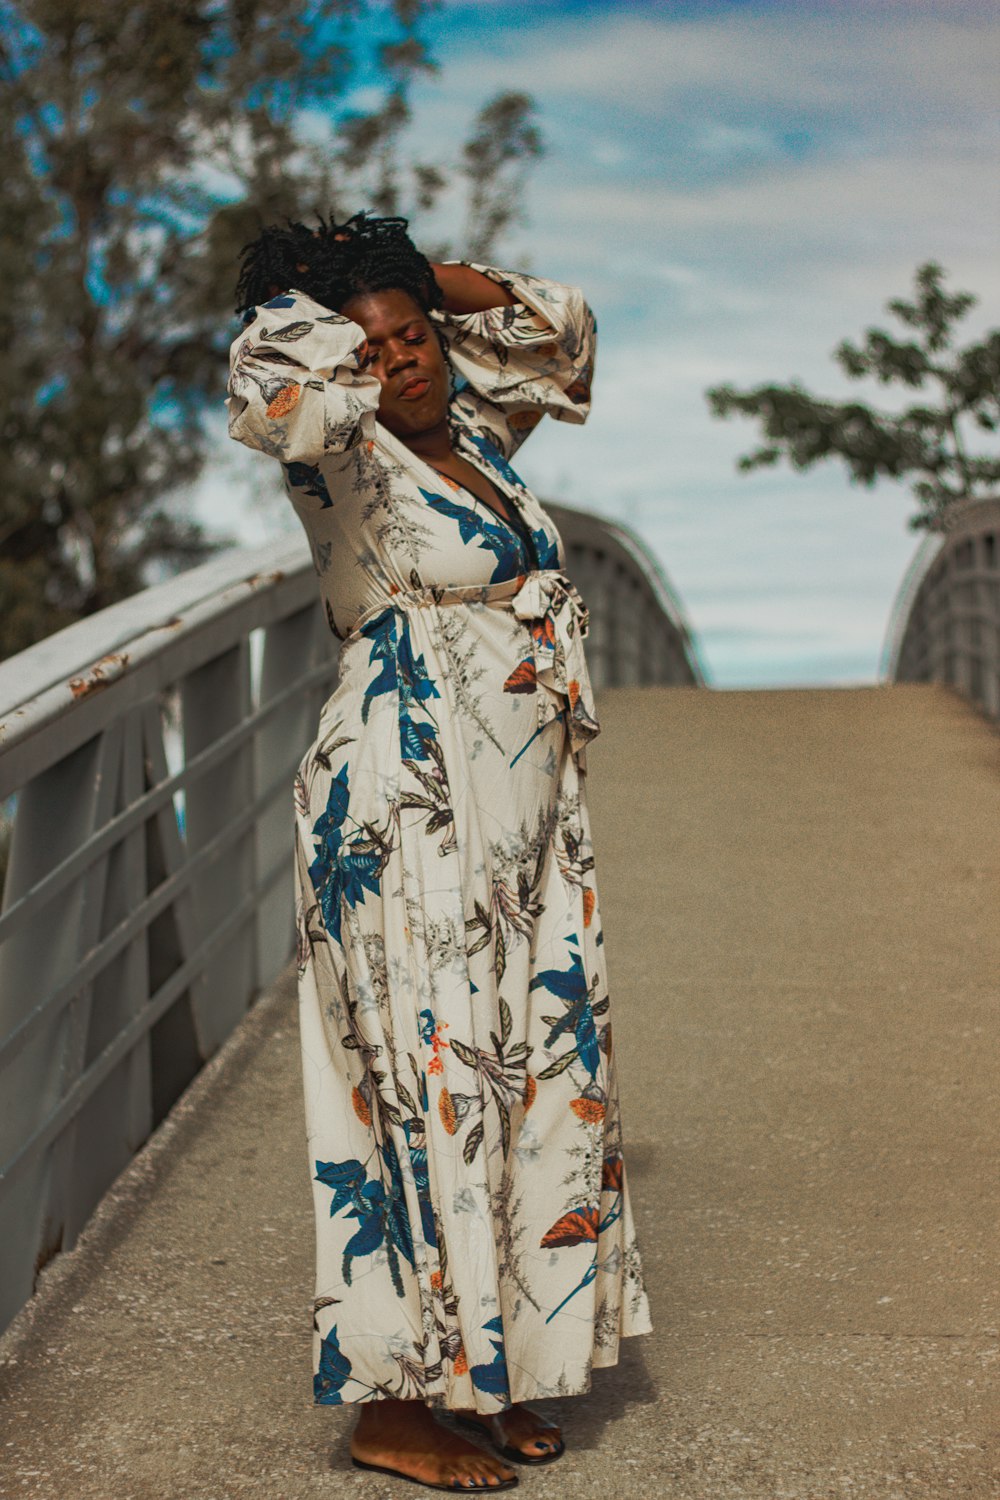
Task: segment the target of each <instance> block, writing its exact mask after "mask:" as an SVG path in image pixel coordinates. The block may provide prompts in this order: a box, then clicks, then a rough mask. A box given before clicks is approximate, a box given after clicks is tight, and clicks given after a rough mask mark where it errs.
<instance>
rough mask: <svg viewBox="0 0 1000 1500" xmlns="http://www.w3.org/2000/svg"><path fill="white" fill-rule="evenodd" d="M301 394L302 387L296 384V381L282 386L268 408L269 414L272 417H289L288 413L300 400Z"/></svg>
mask: <svg viewBox="0 0 1000 1500" xmlns="http://www.w3.org/2000/svg"><path fill="white" fill-rule="evenodd" d="M301 394H302V387H301V386H299V385H296V384H295V382H294V381H293V382H292V383H291V385H286V386H282V388H281V390H280V391H279V392H278V394H277V395H276V396H275V398H274V400H273V401H272V402H271V404H270V406H269V407H268V408H267V414H268V416H269V417H271V418H272V419H274V418H277V417H287V415H288V413H289V412H290V411H291V409H292V407H293V406H294V405H295V403H296V402H297V401H298V399H299V397H300V396H301Z"/></svg>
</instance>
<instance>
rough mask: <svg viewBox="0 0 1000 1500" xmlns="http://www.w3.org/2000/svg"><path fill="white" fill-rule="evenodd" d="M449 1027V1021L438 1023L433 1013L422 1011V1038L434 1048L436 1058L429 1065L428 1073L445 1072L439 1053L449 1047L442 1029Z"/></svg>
mask: <svg viewBox="0 0 1000 1500" xmlns="http://www.w3.org/2000/svg"><path fill="white" fill-rule="evenodd" d="M447 1026H448V1022H447V1021H436V1020H435V1019H434V1012H433V1011H431V1010H422V1011H421V1012H420V1036H421V1038H422V1040H423V1041H425V1042H426V1043H427V1045H428V1046H429V1047H431V1048H433V1051H434V1056H433V1057H432V1058H431V1060H430V1062H429V1063H428V1064H427V1071H428V1073H443V1072H444V1063H443V1062H442V1061H441V1059H440V1057H439V1056H438V1053H439V1052H440V1051H441V1048H442V1047H447V1045H448V1043H447V1042H446V1041H445V1040H444V1038H443V1037H442V1036H441V1031H442V1028H445V1029H446V1028H447Z"/></svg>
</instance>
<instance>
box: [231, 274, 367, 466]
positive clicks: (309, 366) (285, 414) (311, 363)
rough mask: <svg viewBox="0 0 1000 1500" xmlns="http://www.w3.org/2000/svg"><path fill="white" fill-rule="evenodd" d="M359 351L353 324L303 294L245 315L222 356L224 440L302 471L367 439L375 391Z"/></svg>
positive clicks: (358, 331)
mask: <svg viewBox="0 0 1000 1500" xmlns="http://www.w3.org/2000/svg"><path fill="white" fill-rule="evenodd" d="M366 352H367V351H366V346H365V334H364V330H363V329H362V328H360V327H359V326H358V324H357V323H352V322H351V320H350V318H345V317H344V316H343V315H342V314H340V313H333V312H331V311H330V309H329V308H327V307H323V306H322V304H321V303H319V302H316V301H314V300H313V298H312V297H309V296H307V295H306V294H305V292H298V291H294V290H292V291H289V292H285V293H283V294H282V295H281V296H280V297H272V298H271V300H270V301H269V302H264V303H262V304H261V305H260V306H259V307H255V308H251V309H250V310H249V312H248V313H247V314H246V315H245V326H244V328H243V331H242V332H241V333H240V334H239V336H238V337H237V338H236V339H234V340H233V343H232V347H231V349H230V351H229V370H230V374H229V385H228V392H229V394H228V396H227V398H226V409H227V411H228V414H229V418H228V420H229V436H230V437H232V438H235V439H236V441H237V442H239V443H245V444H246V445H247V447H248V448H258V449H259V450H260V451H261V452H262V453H269V454H270V455H271V456H272V457H273V458H278V459H281V460H282V461H283V462H285V463H288V462H296V463H306V464H316V463H318V462H319V460H320V459H321V458H325V457H327V456H328V455H334V454H338V453H345V452H346V451H347V450H348V449H351V448H354V447H356V446H357V444H358V443H362V442H366V441H369V440H370V439H372V438H374V436H375V414H376V411H377V410H378V402H379V393H380V389H381V388H380V386H379V382H378V380H377V379H376V377H375V376H374V375H369V374H366V373H365V371H364V369H363V365H364V360H365V355H366Z"/></svg>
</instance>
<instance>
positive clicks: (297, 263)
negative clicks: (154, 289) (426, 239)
mask: <svg viewBox="0 0 1000 1500" xmlns="http://www.w3.org/2000/svg"><path fill="white" fill-rule="evenodd" d="M316 217H317V219H318V220H319V224H318V226H317V227H316V228H310V227H309V226H308V225H306V224H300V223H298V222H297V221H293V220H292V219H289V218H286V219H285V221H284V224H269V225H267V226H266V227H265V228H264V229H262V230H261V232H260V234H259V235H258V236H257V238H256V239H255V240H251V241H250V242H249V244H246V245H244V246H243V249H242V250H241V251H240V256H241V268H240V275H239V280H238V282H237V285H236V313H237V316H239V315H241V314H244V313H246V312H247V311H248V310H249V309H250V308H252V307H256V306H258V305H259V304H260V303H262V302H267V301H269V300H270V299H271V298H272V297H274V296H276V295H277V294H278V293H280V292H285V291H288V290H289V288H291V287H295V288H297V289H298V290H299V291H302V292H305V293H306V294H307V295H308V296H310V297H314V298H315V300H316V301H317V302H321V303H322V304H323V305H324V306H325V307H328V308H329V309H330V311H331V312H340V310H341V308H342V306H343V304H344V303H345V302H349V301H350V299H351V298H352V297H354V296H357V295H358V293H360V292H385V291H390V290H399V291H404V292H408V293H409V294H410V296H411V297H412V298H413V300H414V302H416V303H417V305H418V306H419V307H420V308H422V309H423V311H424V312H429V311H430V310H431V308H435V307H440V306H441V303H442V301H443V300H444V299H443V296H442V292H441V288H440V287H439V286H438V284H437V281H436V280H435V278H434V272H433V271H432V270H431V266H430V262H429V261H428V260H427V258H426V256H423V255H421V253H420V251H419V250H418V249H417V247H416V245H414V243H413V241H412V240H411V239H410V237H409V235H408V234H407V232H406V231H407V227H408V220H406V219H401V218H377V217H376V216H375V215H373V214H368V213H359V214H354V215H353V217H351V218H350V219H347V220H346V221H345V222H344V223H343V224H337V223H336V222H335V221H334V220H333V218H332V217H331V218H330V220H329V222H327V221H325V220H324V219H323V218H322V216H321V215H319V214H317V216H316Z"/></svg>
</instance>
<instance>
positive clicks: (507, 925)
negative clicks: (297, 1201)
mask: <svg viewBox="0 0 1000 1500" xmlns="http://www.w3.org/2000/svg"><path fill="white" fill-rule="evenodd" d="M476 269H477V270H479V271H481V272H483V274H485V275H486V276H488V277H490V278H492V279H493V280H494V281H497V282H498V283H500V284H501V285H503V286H506V287H508V288H509V289H510V290H511V292H512V293H513V294H514V296H515V297H516V299H517V301H516V302H515V303H514V305H512V306H511V305H504V306H502V307H497V308H491V309H489V310H487V311H485V312H479V313H472V314H467V315H462V316H458V315H453V314H446V313H442V312H435V313H432V314H431V318H432V320H433V321H434V323H435V324H436V326H437V327H438V329H439V330H440V331H441V333H442V335H443V338H444V340H445V343H446V349H447V356H448V359H449V362H450V363H451V365H452V368H453V370H454V372H455V374H456V375H457V377H458V380H457V382H456V387H457V388H456V390H455V393H454V394H453V396H452V400H451V407H450V420H451V426H452V432H453V441H454V443H455V446H456V449H457V451H458V452H460V453H461V454H462V456H463V457H464V458H466V459H467V460H468V461H469V462H470V463H471V464H473V465H474V466H476V467H477V468H478V469H479V470H481V471H482V472H483V473H484V474H486V475H487V476H488V477H489V478H490V479H491V480H492V482H493V484H494V485H495V486H497V488H498V489H499V490H500V492H501V493H502V494H503V495H505V496H506V497H507V499H508V505H509V508H510V509H511V511H512V513H515V514H516V515H517V517H518V518H519V520H520V524H519V525H517V526H511V525H507V524H505V523H504V522H503V521H501V519H500V518H499V516H498V514H497V512H496V511H494V510H493V509H492V508H491V507H488V506H486V505H484V504H483V503H482V502H481V501H480V500H478V499H477V498H476V497H475V496H474V495H473V494H472V493H471V492H469V491H467V490H464V489H462V488H461V487H459V486H453V485H452V484H451V482H450V481H448V480H444V479H443V478H442V477H441V476H440V475H439V474H438V473H437V472H436V471H435V470H434V469H432V468H430V467H429V466H428V465H427V464H425V463H424V462H423V461H422V460H421V459H419V458H418V457H417V456H416V455H415V454H413V453H412V452H411V451H410V450H409V449H408V448H407V447H406V446H405V445H404V444H402V443H401V442H400V441H398V440H397V439H396V438H394V437H393V435H392V434H391V433H389V432H388V431H387V430H386V429H385V428H383V427H382V426H381V425H380V424H379V423H378V422H377V421H376V412H377V408H378V400H379V384H378V381H377V379H376V378H375V377H374V376H373V375H371V374H368V373H366V372H365V370H364V369H363V367H362V360H363V355H362V354H361V352H360V351H361V350H362V346H363V344H364V333H363V330H362V329H361V328H360V327H359V326H358V325H357V324H356V323H353V322H351V321H350V320H349V319H347V318H345V317H344V316H342V315H340V314H336V313H332V312H330V311H329V309H327V308H325V307H323V306H321V305H320V304H319V303H318V302H316V301H315V300H313V299H312V298H310V297H309V296H307V295H305V294H304V293H302V292H299V291H296V290H292V291H290V292H288V293H286V294H283V295H281V296H278V297H275V298H273V299H272V300H271V301H269V302H267V303H265V304H263V305H262V306H260V307H257V308H254V309H251V310H250V311H249V312H248V313H247V315H246V318H245V321H244V328H243V331H242V332H241V333H240V335H239V336H238V337H237V339H236V340H235V341H234V343H233V346H232V352H231V378H230V383H229V398H228V400H227V403H226V405H227V408H228V412H229V432H230V435H231V436H232V437H233V438H235V439H237V440H238V441H240V442H242V443H246V444H248V445H249V446H250V447H251V448H256V449H260V450H262V451H263V452H265V453H268V454H271V455H272V456H273V457H275V458H276V459H278V460H279V461H280V463H281V466H282V469H283V474H284V482H285V488H286V490H287V494H288V496H289V498H290V500H291V502H292V504H293V506H294V507H295V510H296V512H297V513H298V515H299V517H300V519H301V521H302V524H303V526H304V528H305V530H306V533H307V535H308V538H309V543H310V547H311V550H312V555H313V560H314V563H315V567H316V571H317V573H318V575H319V582H320V589H321V592H322V597H323V602H324V607H325V611H326V616H327V620H328V622H329V625H330V628H331V630H332V631H333V633H334V635H335V636H337V637H338V638H339V639H340V641H341V643H342V644H341V646H340V657H339V676H338V682H337V686H336V688H335V690H334V692H333V694H332V696H331V697H330V698H329V699H328V700H327V702H326V703H325V705H324V707H323V709H322V712H321V715H320V720H319V726H318V732H317V735H316V738H315V740H314V741H313V743H312V744H311V745H310V746H309V748H308V750H307V751H306V752H305V755H304V756H303V758H302V761H301V764H300V766H299V770H298V773H297V775H296V777H295V786H294V804H295V826H296V852H295V859H296V864H295V880H296V884H295V889H296V925H297V930H298V988H299V1002H300V1007H299V1008H300V1026H301V1049H302V1067H303V1079H304V1087H305V1110H306V1127H307V1136H308V1149H309V1164H310V1172H311V1174H312V1191H313V1202H314V1208H315V1214H316V1301H315V1314H314V1325H313V1327H314V1332H313V1351H314V1365H313V1368H314V1383H313V1395H314V1400H315V1401H316V1402H317V1403H320V1404H329V1405H340V1404H343V1403H351V1402H355V1401H366V1400H373V1399H380V1398H386V1397H400V1398H404V1399H412V1398H415V1397H416V1398H423V1399H424V1400H425V1401H426V1402H427V1403H428V1404H430V1405H433V1406H447V1407H450V1408H455V1407H472V1408H475V1409H476V1410H478V1411H481V1412H493V1411H499V1410H501V1409H502V1408H503V1407H505V1406H506V1405H508V1404H509V1403H510V1402H520V1401H527V1400H530V1399H532V1398H535V1399H537V1398H545V1397H551V1396H560V1395H572V1394H575V1393H578V1392H582V1391H586V1390H588V1389H589V1388H590V1372H591V1369H592V1368H593V1367H595V1366H601V1365H612V1364H615V1363H616V1362H617V1359H618V1343H619V1339H620V1338H622V1337H625V1336H628V1335H631V1334H639V1333H644V1332H647V1331H649V1329H650V1321H649V1312H648V1306H647V1299H646V1294H645V1290H644V1287H643V1280H642V1270H641V1265H640V1259H639V1252H638V1248H637V1245H636V1238H635V1231H634V1228H633V1222H632V1213H631V1207H630V1203H629V1194H628V1187H627V1183H626V1178H625V1166H624V1162H623V1158H622V1139H621V1127H620V1115H619V1106H618V1089H617V1081H616V1075H615V1061H614V1057H615V1054H614V1051H613V1048H612V1039H611V1033H612V1028H611V1017H610V1001H609V996H608V990H607V978H606V968H605V958H604V949H603V946H602V938H603V934H602V930H601V918H600V907H599V903H598V895H597V885H596V882H595V875H594V868H593V855H592V844H591V836H590V824H589V818H588V812H587V804H586V799H585V775H586V744H587V741H588V740H589V739H590V738H591V737H592V736H593V735H595V734H596V733H597V732H598V730H599V724H598V722H597V719H596V716H595V713H594V707H593V702H592V694H591V687H590V682H589V678H588V675H587V667H586V661H585V659H584V653H583V644H582V640H583V637H584V635H585V634H586V630H587V623H588V616H587V609H586V606H585V604H584V602H583V600H582V599H581V598H580V596H579V594H578V593H577V591H576V589H575V588H574V586H573V585H572V583H571V581H570V580H569V578H568V577H567V575H566V573H565V571H564V569H565V563H566V554H565V548H564V545H563V543H562V540H561V538H560V537H559V535H558V533H557V531H556V528H555V526H554V524H553V522H552V519H551V517H550V516H549V515H548V514H547V513H546V511H545V510H544V509H543V507H542V506H541V505H540V504H539V503H538V501H537V500H536V499H535V498H534V496H533V495H532V494H531V493H530V491H529V490H528V489H527V488H526V487H525V486H524V485H523V484H522V483H521V481H520V480H519V479H518V477H517V475H516V474H515V473H514V471H513V469H512V468H511V467H510V463H509V460H510V458H511V456H512V455H513V453H514V451H515V450H516V449H517V447H518V446H519V445H520V443H521V442H522V441H523V439H524V438H525V437H526V436H527V434H528V433H529V432H530V431H531V429H532V427H534V426H535V425H536V423H537V422H538V421H539V420H540V418H541V416H542V415H543V413H545V412H548V413H549V414H550V415H551V416H553V417H555V418H557V419H559V420H562V421H570V422H582V421H583V420H584V418H585V416H586V414H587V411H588V406H589V397H590V380H591V373H592V367H593V357H594V347H595V337H596V335H595V326H594V320H593V316H592V314H591V312H590V309H589V308H588V307H587V304H586V303H585V302H584V300H583V298H582V296H581V295H580V293H579V292H578V291H576V290H575V289H573V288H570V287H565V286H561V285H558V284H557V283H554V282H551V281H544V280H542V279H540V278H537V277H532V276H527V275H514V274H508V273H505V272H501V271H498V270H496V269H495V268H493V267H490V266H482V265H479V266H476Z"/></svg>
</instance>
